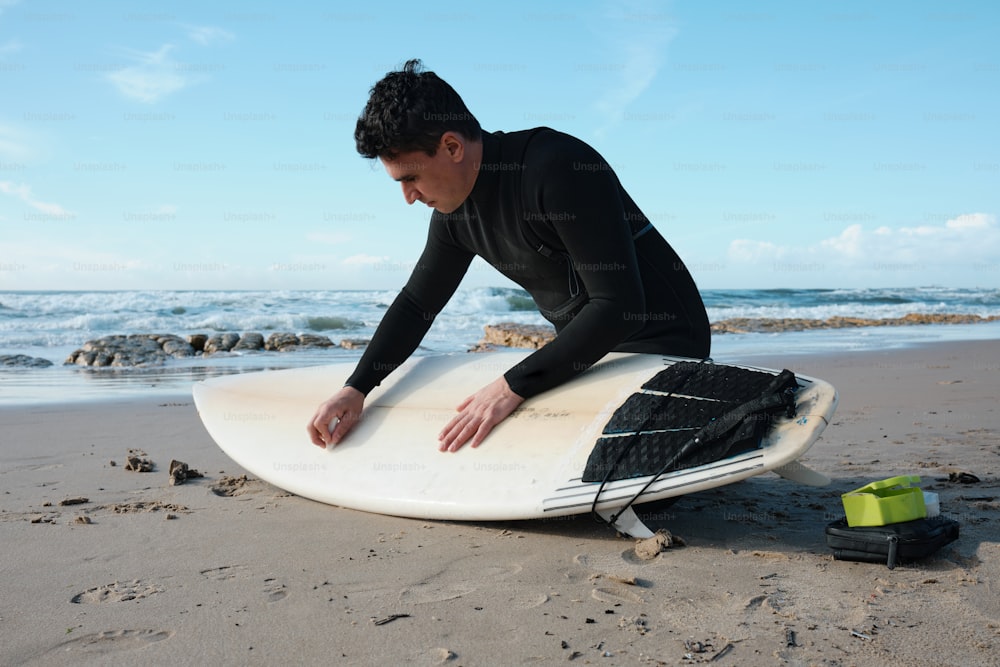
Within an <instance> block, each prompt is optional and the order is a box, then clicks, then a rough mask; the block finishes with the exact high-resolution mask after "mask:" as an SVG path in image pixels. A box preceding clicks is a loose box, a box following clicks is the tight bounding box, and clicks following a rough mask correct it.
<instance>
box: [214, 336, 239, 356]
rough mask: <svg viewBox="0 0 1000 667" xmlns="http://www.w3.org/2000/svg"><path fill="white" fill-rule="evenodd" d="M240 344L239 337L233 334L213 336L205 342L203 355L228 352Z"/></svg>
mask: <svg viewBox="0 0 1000 667" xmlns="http://www.w3.org/2000/svg"><path fill="white" fill-rule="evenodd" d="M239 342H240V335H239V334H235V333H224V334H215V335H214V336H212V337H210V338H209V339H208V340H207V341H205V354H217V353H219V352H229V351H230V350H232V349H233V348H234V347H236V344H237V343H239Z"/></svg>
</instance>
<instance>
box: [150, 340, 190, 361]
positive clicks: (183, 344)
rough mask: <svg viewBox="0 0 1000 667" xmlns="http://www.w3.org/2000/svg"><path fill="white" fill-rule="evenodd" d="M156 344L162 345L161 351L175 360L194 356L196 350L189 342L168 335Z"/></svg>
mask: <svg viewBox="0 0 1000 667" xmlns="http://www.w3.org/2000/svg"><path fill="white" fill-rule="evenodd" d="M156 342H157V343H159V344H160V349H162V350H163V351H164V352H165V353H166V354H168V355H170V356H171V357H173V358H174V359H183V358H184V357H193V356H194V348H193V347H191V343H189V342H187V341H186V340H184V339H183V338H181V337H180V336H174V335H173V334H167V335H165V336H161V337H160V338H158V339H157V340H156Z"/></svg>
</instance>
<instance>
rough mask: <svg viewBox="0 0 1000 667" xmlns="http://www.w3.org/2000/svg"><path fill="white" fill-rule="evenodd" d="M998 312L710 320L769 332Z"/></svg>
mask: <svg viewBox="0 0 1000 667" xmlns="http://www.w3.org/2000/svg"><path fill="white" fill-rule="evenodd" d="M998 319H1000V316H996V315H991V316H989V317H981V316H979V315H972V314H967V313H942V314H927V313H909V314H907V315H903V316H902V317H886V318H882V319H870V318H865V317H840V316H834V317H828V318H826V319H824V320H812V319H805V318H800V317H781V318H751V317H736V318H732V319H728V320H721V321H719V322H713V323H712V333H718V334H721V333H771V332H777V331H807V330H810V329H850V328H855V327H898V326H911V325H915V324H977V323H980V322H995V321H997V320H998Z"/></svg>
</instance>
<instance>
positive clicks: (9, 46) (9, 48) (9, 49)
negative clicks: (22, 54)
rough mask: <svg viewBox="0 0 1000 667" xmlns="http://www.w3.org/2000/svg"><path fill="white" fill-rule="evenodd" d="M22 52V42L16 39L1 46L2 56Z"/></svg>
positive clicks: (0, 53) (0, 52)
mask: <svg viewBox="0 0 1000 667" xmlns="http://www.w3.org/2000/svg"><path fill="white" fill-rule="evenodd" d="M20 50H21V42H19V41H17V40H16V39H11V40H8V41H6V42H4V43H3V44H0V55H4V54H7V53H17V52H18V51H20Z"/></svg>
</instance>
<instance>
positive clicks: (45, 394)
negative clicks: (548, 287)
mask: <svg viewBox="0 0 1000 667" xmlns="http://www.w3.org/2000/svg"><path fill="white" fill-rule="evenodd" d="M976 340H980V341H990V340H1000V322H989V323H977V324H947V325H945V324H929V325H916V326H902V327H874V328H870V329H852V328H844V329H827V330H806V331H788V332H782V333H750V334H737V333H731V334H724V335H721V334H720V335H714V336H713V353H712V358H713V359H715V360H716V361H718V362H720V363H731V364H747V365H757V366H770V367H774V366H783V365H787V364H790V363H798V360H800V359H803V358H811V357H822V356H825V355H831V354H834V355H836V354H855V353H860V352H866V351H870V352H879V351H884V350H890V349H891V350H905V349H913V348H917V347H920V346H923V345H939V344H940V345H949V344H953V343H960V342H965V341H976ZM776 349H780V350H781V354H780V355H779V354H777V353H775V350H776ZM334 350H339V348H334ZM466 351H467V350H465V351H462V352H457V351H456V352H435V351H433V350H426V349H421V350H418V352H417V354H421V355H423V354H436V353H442V354H460V353H466ZM360 355H361V352H360V350H347V351H331V350H324V349H319V350H316V349H303V350H300V351H294V352H263V353H255V354H250V355H245V356H240V355H215V356H210V357H204V358H201V357H199V358H195V359H184V360H175V361H172V362H170V363H167V364H165V365H163V366H154V367H144V368H84V367H78V366H72V365H71V366H50V367H47V368H41V369H28V368H16V369H3V370H0V378H2V380H3V382H0V407H3V406H25V405H34V404H58V403H62V402H73V403H77V402H90V401H100V400H104V399H107V398H112V399H113V398H115V397H120V396H128V395H132V394H133V393H144V394H148V395H149V396H150V397H156V396H159V397H166V396H183V395H188V396H190V388H191V384H192V383H193V382H195V381H198V380H201V379H205V378H209V377H215V376H219V375H228V374H232V373H246V372H256V371H262V370H279V369H282V368H298V367H302V366H314V365H328V364H336V363H344V362H348V363H353V362H356V361H357V359H358V358H360ZM807 374H808V373H807Z"/></svg>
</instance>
